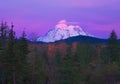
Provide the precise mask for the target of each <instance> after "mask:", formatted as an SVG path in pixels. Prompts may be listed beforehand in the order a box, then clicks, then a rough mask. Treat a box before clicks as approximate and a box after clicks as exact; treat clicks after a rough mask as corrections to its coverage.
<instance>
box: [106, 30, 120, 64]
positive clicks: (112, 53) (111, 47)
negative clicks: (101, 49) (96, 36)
mask: <svg viewBox="0 0 120 84" xmlns="http://www.w3.org/2000/svg"><path fill="white" fill-rule="evenodd" d="M107 48H108V55H109V63H113V62H117V61H118V59H119V54H118V53H119V51H118V50H119V44H118V39H117V35H116V33H115V31H114V30H113V31H112V32H111V34H110V37H109V39H108V46H107Z"/></svg>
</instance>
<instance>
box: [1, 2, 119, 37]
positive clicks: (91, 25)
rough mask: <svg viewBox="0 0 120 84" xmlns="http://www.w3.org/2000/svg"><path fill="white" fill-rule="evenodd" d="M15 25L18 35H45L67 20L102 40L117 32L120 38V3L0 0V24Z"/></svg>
mask: <svg viewBox="0 0 120 84" xmlns="http://www.w3.org/2000/svg"><path fill="white" fill-rule="evenodd" d="M2 20H3V21H7V23H8V25H10V24H11V23H13V24H14V25H15V28H14V29H15V31H16V34H17V35H18V36H20V34H21V32H22V31H23V30H25V31H26V32H27V35H28V37H30V35H32V34H35V35H37V36H41V35H44V34H45V33H46V32H47V31H48V30H50V29H52V28H54V27H55V25H56V24H57V23H58V22H59V21H60V20H66V21H67V22H69V23H74V24H77V25H79V26H81V27H82V28H83V30H84V31H86V32H89V33H90V34H92V35H94V36H96V37H99V38H108V37H109V34H110V32H111V31H112V30H113V29H114V30H115V31H116V33H117V36H118V38H120V0H0V21H2Z"/></svg>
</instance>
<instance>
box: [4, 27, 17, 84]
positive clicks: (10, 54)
mask: <svg viewBox="0 0 120 84" xmlns="http://www.w3.org/2000/svg"><path fill="white" fill-rule="evenodd" d="M13 27H14V25H11V29H10V30H9V38H8V48H7V55H6V59H5V64H6V67H7V70H8V73H9V76H10V79H9V81H10V82H12V83H13V84H16V74H17V73H16V68H17V57H16V55H15V32H14V31H13ZM11 79H12V80H11Z"/></svg>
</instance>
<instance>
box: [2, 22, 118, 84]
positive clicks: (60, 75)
mask: <svg viewBox="0 0 120 84" xmlns="http://www.w3.org/2000/svg"><path fill="white" fill-rule="evenodd" d="M119 83H120V43H119V41H118V38H117V35H116V33H115V31H114V30H113V31H112V32H111V34H110V36H109V39H108V43H107V44H100V43H99V42H98V43H94V44H91V43H90V42H89V40H88V42H86V43H84V42H81V41H78V42H73V43H69V44H67V43H65V42H64V41H61V42H58V43H52V44H38V43H37V42H32V43H30V42H28V41H27V38H26V34H25V31H23V33H22V35H21V37H20V38H16V35H15V32H14V25H13V24H12V25H11V27H9V26H7V24H6V23H4V22H2V24H1V26H0V84H119Z"/></svg>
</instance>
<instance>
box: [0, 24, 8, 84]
mask: <svg viewBox="0 0 120 84" xmlns="http://www.w3.org/2000/svg"><path fill="white" fill-rule="evenodd" d="M7 30H8V26H7V23H6V22H1V25H0V72H1V73H0V83H2V84H3V83H4V82H5V79H6V74H5V73H6V68H5V65H4V61H5V59H4V58H5V55H6V46H7Z"/></svg>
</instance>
